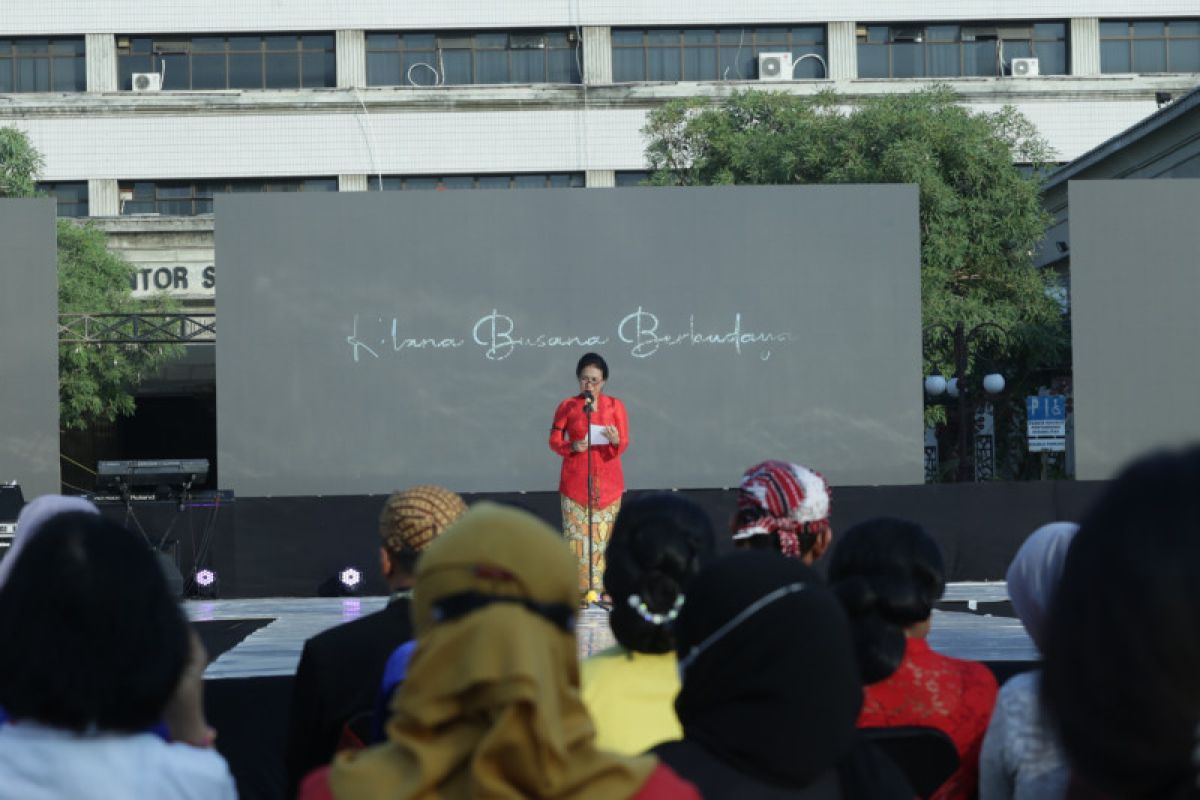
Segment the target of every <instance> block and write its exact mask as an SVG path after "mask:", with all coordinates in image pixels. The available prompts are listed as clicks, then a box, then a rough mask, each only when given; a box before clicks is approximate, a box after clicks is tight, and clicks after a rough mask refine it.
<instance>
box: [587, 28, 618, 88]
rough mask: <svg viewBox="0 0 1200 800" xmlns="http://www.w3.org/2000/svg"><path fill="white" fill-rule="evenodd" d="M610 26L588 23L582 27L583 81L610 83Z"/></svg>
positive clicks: (588, 82)
mask: <svg viewBox="0 0 1200 800" xmlns="http://www.w3.org/2000/svg"><path fill="white" fill-rule="evenodd" d="M612 79H613V78H612V28H609V27H608V26H597V25H589V26H586V27H585V28H584V29H583V82H584V83H586V84H589V85H595V84H603V83H612Z"/></svg>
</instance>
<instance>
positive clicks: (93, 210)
mask: <svg viewBox="0 0 1200 800" xmlns="http://www.w3.org/2000/svg"><path fill="white" fill-rule="evenodd" d="M89 35H90V34H89ZM89 49H90V48H89ZM88 77H89V78H90V77H91V70H88ZM120 214H121V197H120V191H119V189H118V187H117V181H116V180H114V179H112V178H93V179H91V180H89V181H88V216H89V217H116V216H120Z"/></svg>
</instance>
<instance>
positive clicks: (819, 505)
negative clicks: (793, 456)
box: [732, 461, 833, 564]
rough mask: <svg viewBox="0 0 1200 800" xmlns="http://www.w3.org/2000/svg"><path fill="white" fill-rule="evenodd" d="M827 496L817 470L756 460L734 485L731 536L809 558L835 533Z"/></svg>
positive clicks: (740, 543)
mask: <svg viewBox="0 0 1200 800" xmlns="http://www.w3.org/2000/svg"><path fill="white" fill-rule="evenodd" d="M829 501H830V494H829V483H828V482H827V481H826V480H825V477H824V476H823V475H821V474H820V473H819V472H815V471H813V470H811V469H809V468H808V467H802V466H800V465H799V464H789V463H788V462H786V461H764V462H762V463H761V464H755V465H754V466H753V467H750V469H748V470H746V472H745V474H744V475H743V476H742V483H741V486H740V487H739V489H738V508H737V514H735V515H734V518H733V524H732V528H733V541H734V543H735V544H736V545H737V546H738V547H749V548H762V549H774V550H778V551H779V552H781V553H783V554H784V555H785V556H788V557H789V558H796V559H799V560H800V561H803V562H804V563H805V564H812V563H813V562H814V561H816V560H817V559H818V558H820V557H821V556H822V555H823V554H824V553H825V551H826V550H828V549H829V542H830V540H831V539H832V538H833V535H832V533H831V531H830V528H829Z"/></svg>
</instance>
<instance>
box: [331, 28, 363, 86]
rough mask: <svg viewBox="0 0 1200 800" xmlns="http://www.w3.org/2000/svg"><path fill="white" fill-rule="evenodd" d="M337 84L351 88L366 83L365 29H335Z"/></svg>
mask: <svg viewBox="0 0 1200 800" xmlns="http://www.w3.org/2000/svg"><path fill="white" fill-rule="evenodd" d="M335 36H336V40H335V47H336V48H337V85H338V88H340V89H351V88H355V87H360V86H366V85H367V34H366V32H365V31H337V32H336V34H335Z"/></svg>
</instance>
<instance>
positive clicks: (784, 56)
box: [758, 53, 792, 81]
mask: <svg viewBox="0 0 1200 800" xmlns="http://www.w3.org/2000/svg"><path fill="white" fill-rule="evenodd" d="M758 79H759V80H760V81H790V80H791V79H792V54H791V53H759V54H758Z"/></svg>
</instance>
